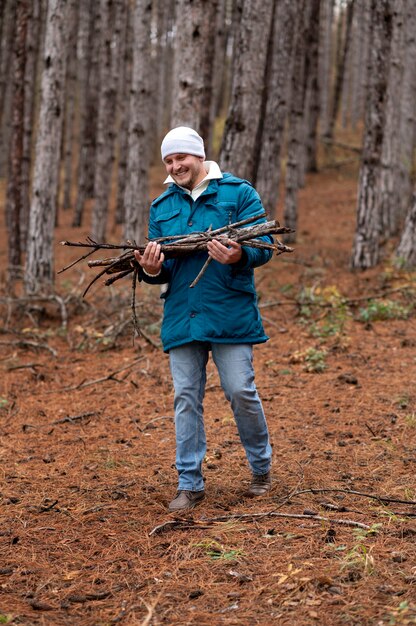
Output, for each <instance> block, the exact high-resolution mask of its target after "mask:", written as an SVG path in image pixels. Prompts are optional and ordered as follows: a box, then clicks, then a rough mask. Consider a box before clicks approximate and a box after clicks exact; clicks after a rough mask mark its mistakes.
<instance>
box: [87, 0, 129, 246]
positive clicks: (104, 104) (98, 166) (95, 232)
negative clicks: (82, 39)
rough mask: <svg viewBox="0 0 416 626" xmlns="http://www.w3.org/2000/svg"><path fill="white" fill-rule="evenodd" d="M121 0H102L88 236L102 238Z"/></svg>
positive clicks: (111, 154)
mask: <svg viewBox="0 0 416 626" xmlns="http://www.w3.org/2000/svg"><path fill="white" fill-rule="evenodd" d="M124 8H125V2H124V0H101V17H102V35H101V46H100V72H99V75H100V81H99V82H100V93H99V101H98V124H97V143H96V158H95V178H94V198H95V200H94V206H93V212H92V227H91V236H92V238H93V239H94V240H95V241H104V240H105V233H106V227H107V219H108V205H109V198H110V192H111V178H112V169H113V162H114V139H115V120H114V111H115V110H116V103H117V77H118V69H119V68H118V62H119V57H120V54H119V49H120V35H121V28H122V20H123V10H124Z"/></svg>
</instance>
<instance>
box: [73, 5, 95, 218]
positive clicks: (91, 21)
mask: <svg viewBox="0 0 416 626" xmlns="http://www.w3.org/2000/svg"><path fill="white" fill-rule="evenodd" d="M100 33H101V12H100V3H99V2H95V0H83V1H82V2H81V3H80V17H79V30H78V57H79V58H78V63H79V70H78V72H79V82H80V103H79V110H80V111H79V115H80V122H79V126H80V133H79V134H80V138H79V158H78V174H77V196H76V203H75V214H74V220H73V225H74V226H80V225H81V223H82V219H83V212H84V205H85V202H86V200H87V198H91V197H92V196H93V192H94V163H95V148H96V133H97V117H98V113H97V109H98V93H99V48H100V41H101V36H100Z"/></svg>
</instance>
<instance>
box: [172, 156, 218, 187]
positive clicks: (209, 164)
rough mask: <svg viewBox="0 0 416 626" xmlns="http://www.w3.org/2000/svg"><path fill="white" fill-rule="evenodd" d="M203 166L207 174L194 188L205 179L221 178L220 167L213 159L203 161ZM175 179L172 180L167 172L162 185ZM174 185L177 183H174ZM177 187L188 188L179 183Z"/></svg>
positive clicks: (204, 181)
mask: <svg viewBox="0 0 416 626" xmlns="http://www.w3.org/2000/svg"><path fill="white" fill-rule="evenodd" d="M204 167H205V169H206V171H207V175H206V176H205V178H204V179H203V180H201V182H200V183H198V184H197V186H196V187H194V189H198V187H199V186H200V185H202V184H203V183H206V181H210V180H216V179H219V178H222V173H221V170H220V167H219V165H218V163H216V162H215V161H204ZM174 182H175V181H174V180H173V178H172V176H171V175H170V174H169V176H168V177H167V178H166V180H164V181H163V184H164V185H167V184H168V183H174ZM175 184H176V185H177V184H178V183H175ZM178 187H180V188H181V189H184V190H185V191H187V192H188V193H190V192H189V189H186V188H185V187H181V186H180V185H178ZM192 191H193V190H192Z"/></svg>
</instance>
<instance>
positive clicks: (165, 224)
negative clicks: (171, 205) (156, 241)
mask: <svg viewBox="0 0 416 626" xmlns="http://www.w3.org/2000/svg"><path fill="white" fill-rule="evenodd" d="M180 212H181V211H180V209H178V208H175V209H170V210H169V211H165V212H164V213H158V214H157V215H156V216H155V222H157V223H158V224H159V227H160V231H161V233H162V237H168V236H169V235H177V234H178V233H179V229H180V221H179V219H178V216H179V215H180Z"/></svg>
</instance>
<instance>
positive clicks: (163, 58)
mask: <svg viewBox="0 0 416 626" xmlns="http://www.w3.org/2000/svg"><path fill="white" fill-rule="evenodd" d="M175 11H176V5H175V2H168V3H167V2H165V0H157V8H156V14H157V55H156V63H157V68H158V70H157V109H156V111H157V112H156V129H157V133H156V142H155V143H156V148H155V155H156V158H157V161H159V159H160V142H161V141H162V137H163V136H164V135H165V134H166V133H167V131H168V130H169V125H170V120H171V119H172V95H173V94H172V84H173V74H174V72H172V64H173V65H174V63H175V61H174V49H173V43H172V42H173V31H174V28H175ZM172 59H173V61H172ZM175 98H176V93H175Z"/></svg>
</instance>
